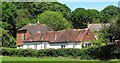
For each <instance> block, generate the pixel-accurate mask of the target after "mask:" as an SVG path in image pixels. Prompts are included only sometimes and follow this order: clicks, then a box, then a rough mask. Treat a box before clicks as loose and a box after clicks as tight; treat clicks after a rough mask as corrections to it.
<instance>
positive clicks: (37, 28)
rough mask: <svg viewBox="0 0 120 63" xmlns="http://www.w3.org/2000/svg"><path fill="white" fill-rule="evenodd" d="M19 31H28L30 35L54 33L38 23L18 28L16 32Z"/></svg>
mask: <svg viewBox="0 0 120 63" xmlns="http://www.w3.org/2000/svg"><path fill="white" fill-rule="evenodd" d="M21 30H28V31H29V32H30V33H31V34H36V33H41V32H48V31H54V30H53V29H51V28H49V27H48V26H46V25H44V24H40V23H36V24H28V25H26V26H24V27H22V28H20V29H19V30H18V31H21Z"/></svg>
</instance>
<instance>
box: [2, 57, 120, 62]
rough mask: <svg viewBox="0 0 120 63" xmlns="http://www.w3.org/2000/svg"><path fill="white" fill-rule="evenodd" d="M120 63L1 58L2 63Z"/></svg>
mask: <svg viewBox="0 0 120 63" xmlns="http://www.w3.org/2000/svg"><path fill="white" fill-rule="evenodd" d="M27 61H29V63H34V62H35V63H61V61H62V63H66V61H67V62H68V63H120V62H119V60H111V61H99V60H80V59H75V58H68V57H43V58H31V57H9V56H3V57H2V63H27Z"/></svg>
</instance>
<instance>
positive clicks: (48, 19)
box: [37, 11, 72, 30]
mask: <svg viewBox="0 0 120 63" xmlns="http://www.w3.org/2000/svg"><path fill="white" fill-rule="evenodd" d="M37 21H40V23H41V24H46V25H47V26H49V27H51V28H53V29H54V30H63V29H68V28H71V27H72V25H71V23H70V22H68V21H67V19H66V18H64V17H63V15H62V14H61V13H59V12H52V11H45V12H44V13H42V14H40V15H38V16H37Z"/></svg>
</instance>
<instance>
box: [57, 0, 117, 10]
mask: <svg viewBox="0 0 120 63" xmlns="http://www.w3.org/2000/svg"><path fill="white" fill-rule="evenodd" d="M59 2H60V3H62V4H66V5H67V6H68V7H69V8H70V9H71V10H72V11H73V10H75V9H76V8H79V7H82V8H85V9H97V10H98V11H101V10H102V9H104V8H105V7H106V6H108V5H114V6H118V2H66V1H65V2H64V1H59Z"/></svg>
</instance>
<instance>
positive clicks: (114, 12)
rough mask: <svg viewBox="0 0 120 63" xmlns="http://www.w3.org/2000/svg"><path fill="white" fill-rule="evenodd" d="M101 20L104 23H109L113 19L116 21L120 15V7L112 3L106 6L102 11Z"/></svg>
mask: <svg viewBox="0 0 120 63" xmlns="http://www.w3.org/2000/svg"><path fill="white" fill-rule="evenodd" d="M100 14H101V20H100V21H101V22H103V23H109V22H112V21H115V20H116V19H117V18H116V17H118V15H119V14H120V8H119V7H116V6H113V5H110V6H107V7H105V8H104V9H103V10H102V11H101V12H100Z"/></svg>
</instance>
